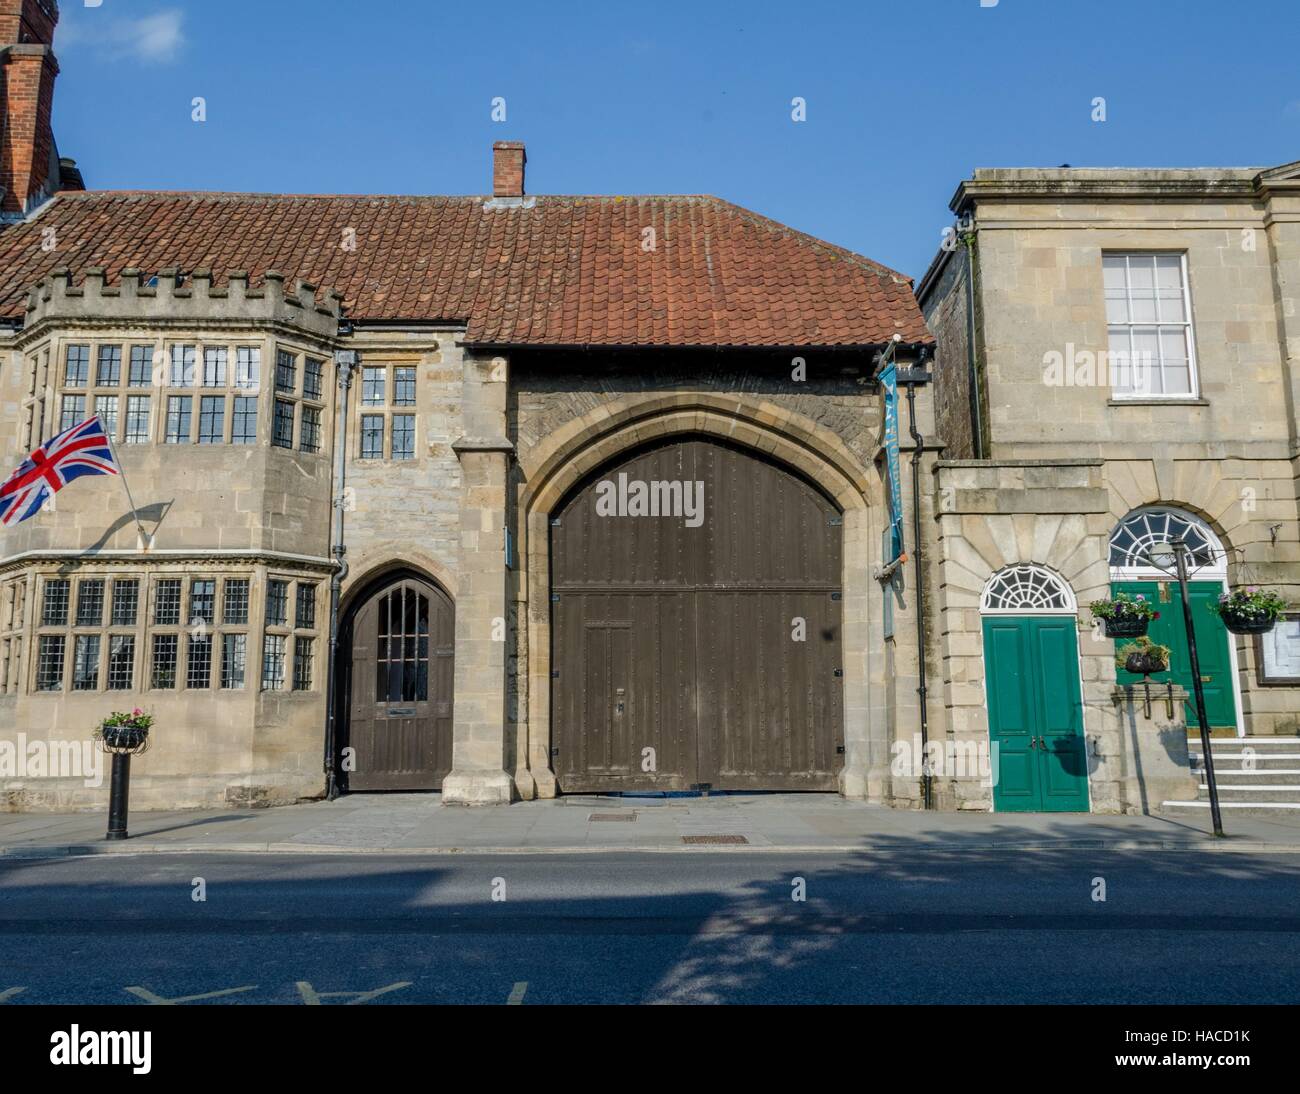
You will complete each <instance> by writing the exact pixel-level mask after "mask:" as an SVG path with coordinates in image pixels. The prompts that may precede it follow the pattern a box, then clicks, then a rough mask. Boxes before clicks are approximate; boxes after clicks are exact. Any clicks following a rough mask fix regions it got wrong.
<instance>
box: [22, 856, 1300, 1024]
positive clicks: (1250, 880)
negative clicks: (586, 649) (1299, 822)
mask: <svg viewBox="0 0 1300 1094" xmlns="http://www.w3.org/2000/svg"><path fill="white" fill-rule="evenodd" d="M200 878H201V879H202V880H203V886H204V889H205V893H204V895H205V896H206V899H205V900H203V901H201V902H200V901H195V900H194V899H193V898H192V894H193V893H194V892H195V891H196V887H197V882H196V880H195V879H200ZM798 878H802V879H803V881H804V886H805V889H806V899H805V900H803V901H796V900H794V899H792V896H793V895H794V894H795V893H796V891H797V886H796V882H795V879H798ZM1096 879H1102V880H1103V881H1104V886H1105V897H1106V899H1105V900H1104V901H1097V900H1094V899H1093V897H1094V894H1095V893H1097V892H1099V890H1100V886H1099V883H1098V881H1097V880H1096ZM494 893H495V894H496V895H497V896H498V897H500V896H504V899H497V900H494V899H493V896H494ZM1298 940H1300V856H1296V855H1291V856H1288V855H1277V856H1253V855H1230V854H1197V853H1190V852H1173V853H1166V854H1154V855H1153V854H1150V853H1143V854H1137V853H1132V854H1125V853H1089V852H1078V851H1072V852H1068V853H1067V852H1038V853H1026V852H1016V853H1010V852H1008V853H964V854H960V855H958V854H911V855H902V854H889V855H807V854H800V855H784V854H749V853H743V852H728V853H713V854H613V853H611V854H589V855H563V856H561V855H519V856H500V855H493V856H474V855H464V856H459V855H455V856H452V855H447V856H440V857H427V858H415V857H405V858H390V857H378V856H345V857H334V856H269V855H243V856H238V855H220V854H217V855H167V856H162V855H142V856H103V857H90V858H82V859H48V860H21V859H17V860H16V859H9V860H0V1000H3V1001H4V1002H6V1003H9V1004H12V1005H21V1004H34V1003H83V1004H84V1003H127V1004H133V1005H138V1004H141V1003H143V1002H148V1001H157V1000H160V999H178V998H187V997H195V996H208V997H209V998H208V999H195V1000H193V1001H194V1002H196V1003H202V1002H208V1001H212V1002H217V1003H269V1002H279V1003H302V1002H314V1001H317V1000H319V1001H322V1002H324V1003H325V1004H335V1003H345V1002H357V1003H370V1004H382V1003H416V1002H438V1003H505V1002H508V1001H513V1002H521V1003H523V1004H524V1005H529V1004H538V1003H650V1002H701V1003H717V1002H729V1003H769V1002H782V1003H814V1002H817V1003H821V1002H853V1003H862V1002H876V1003H910V1002H925V1003H987V1002H1015V1003H1049V1002H1050V1003H1216V1004H1225V1003H1226V1004H1231V1003H1297V1002H1300V945H1297V941H1298ZM395 985H401V986H395ZM18 989H20V990H18ZM383 989H387V990H383ZM336 992H345V993H379V994H374V995H372V996H366V995H364V994H361V995H332V994H329V993H336ZM211 993H223V994H219V995H212V994H211Z"/></svg>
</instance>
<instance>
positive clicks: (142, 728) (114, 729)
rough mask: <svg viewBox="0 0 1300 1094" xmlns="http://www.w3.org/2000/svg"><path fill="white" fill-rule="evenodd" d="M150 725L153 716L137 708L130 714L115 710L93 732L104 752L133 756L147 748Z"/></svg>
mask: <svg viewBox="0 0 1300 1094" xmlns="http://www.w3.org/2000/svg"><path fill="white" fill-rule="evenodd" d="M152 725H153V715H152V714H146V713H145V712H144V711H143V710H141V709H140V708H139V707H136V708H135V710H133V711H131V713H130V714H126V713H123V712H122V711H116V710H115V711H114V712H113V713H112V714H110V715H109V716H108V717H107V718H105V719H104V721H103V722H102V723H101V724H100V726H99V728H98V729H97V730H95V737H96V738H97V739H98V740H99V742H100V743H101V744H102V745H103V746H104V751H105V752H128V753H131V754H133V755H135V754H138V753H141V752H143V751H145V749H147V748H148V747H149V727H150V726H152Z"/></svg>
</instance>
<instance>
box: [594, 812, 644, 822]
mask: <svg viewBox="0 0 1300 1094" xmlns="http://www.w3.org/2000/svg"><path fill="white" fill-rule="evenodd" d="M587 820H589V821H634V820H636V814H635V813H590V814H588V816H587Z"/></svg>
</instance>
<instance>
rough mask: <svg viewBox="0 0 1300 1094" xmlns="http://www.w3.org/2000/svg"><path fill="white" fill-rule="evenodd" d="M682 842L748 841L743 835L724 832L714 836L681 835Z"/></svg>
mask: <svg viewBox="0 0 1300 1094" xmlns="http://www.w3.org/2000/svg"><path fill="white" fill-rule="evenodd" d="M682 842H683V843H748V842H749V840H747V839H746V838H745V837H744V836H737V835H735V834H733V833H725V834H721V835H716V836H683V837H682Z"/></svg>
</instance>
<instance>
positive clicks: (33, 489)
mask: <svg viewBox="0 0 1300 1094" xmlns="http://www.w3.org/2000/svg"><path fill="white" fill-rule="evenodd" d="M117 473H118V470H117V464H116V463H114V462H113V450H112V449H111V448H109V446H108V436H107V434H105V433H104V425H103V423H102V422H101V421H100V420H99V415H98V414H97V415H95V417H93V418H87V419H86V420H85V421H84V422H79V423H77V424H76V425H74V426H73V427H72V428H71V429H65V430H64V431H63V432H62V433H60V434H59V435H58V436H57V437H55V438H54V439H53V440H50V441H47V442H46V443H45V444H43V445H41V446H40V447H39V448H38V449H37V450H36V451H35V452H33V453H32V454H31V455H30V456H28V457H27V459H25V460H23V462H22V466H20V467H19V468H18V470H17V471H15V472H14V473H13V474H12V475H10V476H9V478H8V479H7V480H6V481H5V484H4V485H3V486H0V522H2V523H4V524H17V523H19V522H20V521H24V520H26V519H27V518H28V517H31V516H35V515H36V514H37V513H38V512H39V511H40V508H41V506H42V505H44V504H45V499H46V498H48V497H49V496H50V495H51V494H52V493H55V492H57V491H59V490H62V489H63V488H64V487H65V486H67V485H68V483H70V482H71V481H72V480H73V479H79V478H81V476H82V475H116V474H117Z"/></svg>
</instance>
